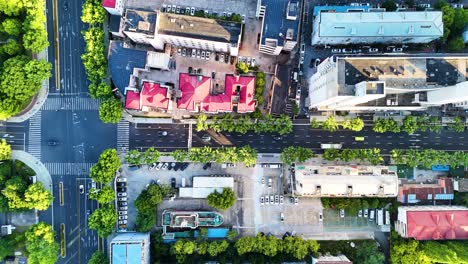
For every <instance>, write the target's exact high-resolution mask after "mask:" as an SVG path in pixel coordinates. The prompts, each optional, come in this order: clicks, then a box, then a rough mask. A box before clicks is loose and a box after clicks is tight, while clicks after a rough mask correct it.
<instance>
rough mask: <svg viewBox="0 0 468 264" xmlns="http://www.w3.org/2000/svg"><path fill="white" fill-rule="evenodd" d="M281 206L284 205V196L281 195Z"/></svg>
mask: <svg viewBox="0 0 468 264" xmlns="http://www.w3.org/2000/svg"><path fill="white" fill-rule="evenodd" d="M280 204H284V196H283V195H280Z"/></svg>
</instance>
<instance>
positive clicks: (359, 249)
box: [353, 241, 385, 264]
mask: <svg viewBox="0 0 468 264" xmlns="http://www.w3.org/2000/svg"><path fill="white" fill-rule="evenodd" d="M353 261H354V262H357V263H362V264H383V263H385V256H384V254H383V253H381V252H379V249H378V247H377V245H376V243H375V242H374V241H364V242H363V243H361V244H359V245H357V246H356V257H355V258H354V259H353Z"/></svg>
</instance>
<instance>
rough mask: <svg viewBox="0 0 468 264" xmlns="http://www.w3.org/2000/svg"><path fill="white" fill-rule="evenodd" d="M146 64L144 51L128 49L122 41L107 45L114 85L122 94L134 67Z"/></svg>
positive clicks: (142, 66) (141, 66)
mask: <svg viewBox="0 0 468 264" xmlns="http://www.w3.org/2000/svg"><path fill="white" fill-rule="evenodd" d="M145 64H146V51H144V50H135V49H128V48H124V47H123V42H121V41H112V42H111V43H110V45H109V66H110V70H111V78H112V81H113V82H114V85H115V86H116V87H117V88H118V89H119V90H120V92H121V93H122V94H123V93H124V91H125V87H127V86H128V82H129V80H130V75H131V74H132V73H133V69H134V68H144V67H145Z"/></svg>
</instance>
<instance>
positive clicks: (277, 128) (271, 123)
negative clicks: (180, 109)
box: [196, 114, 292, 135]
mask: <svg viewBox="0 0 468 264" xmlns="http://www.w3.org/2000/svg"><path fill="white" fill-rule="evenodd" d="M208 129H212V130H214V131H216V132H221V131H227V132H237V133H241V134H245V133H247V132H248V131H254V132H255V133H262V132H266V133H273V132H276V133H278V134H280V135H285V134H289V133H291V132H292V121H291V119H290V118H289V117H288V116H287V115H281V116H280V117H279V118H274V117H272V116H271V115H265V117H264V118H263V119H255V120H252V119H251V118H250V117H248V116H242V117H240V118H237V119H234V118H233V117H232V115H230V114H226V115H224V116H223V117H222V118H218V117H217V116H214V117H213V118H211V119H210V122H208V118H207V116H206V115H203V114H200V115H199V116H198V119H197V125H196V130H197V131H203V130H208Z"/></svg>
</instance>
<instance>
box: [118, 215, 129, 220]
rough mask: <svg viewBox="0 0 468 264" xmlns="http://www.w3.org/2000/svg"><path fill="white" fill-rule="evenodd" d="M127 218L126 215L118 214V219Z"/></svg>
mask: <svg viewBox="0 0 468 264" xmlns="http://www.w3.org/2000/svg"><path fill="white" fill-rule="evenodd" d="M126 219H128V216H126V215H119V220H126Z"/></svg>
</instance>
